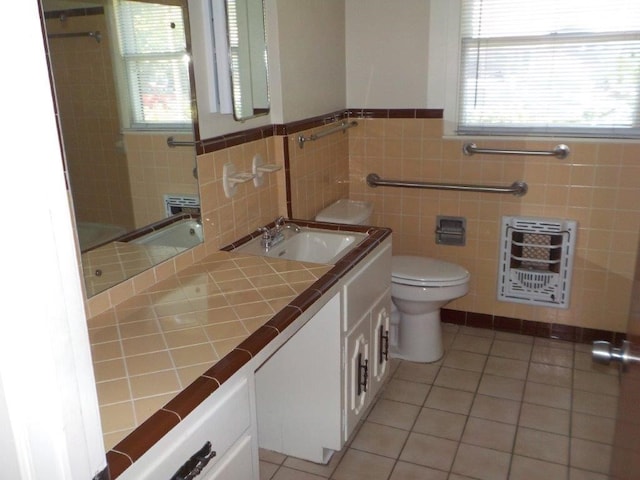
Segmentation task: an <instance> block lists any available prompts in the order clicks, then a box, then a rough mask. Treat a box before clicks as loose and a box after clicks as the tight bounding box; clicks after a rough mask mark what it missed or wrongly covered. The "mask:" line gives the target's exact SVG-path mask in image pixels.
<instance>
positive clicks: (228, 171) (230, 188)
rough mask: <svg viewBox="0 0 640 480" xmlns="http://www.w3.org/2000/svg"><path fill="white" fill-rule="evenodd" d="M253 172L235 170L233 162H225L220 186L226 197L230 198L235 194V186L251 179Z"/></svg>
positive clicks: (253, 176)
mask: <svg viewBox="0 0 640 480" xmlns="http://www.w3.org/2000/svg"><path fill="white" fill-rule="evenodd" d="M254 178H255V174H253V173H249V172H236V167H235V165H234V164H233V163H225V165H224V167H222V188H223V190H224V194H225V196H226V197H227V198H231V197H233V196H234V195H235V194H236V190H237V186H238V184H240V183H245V182H248V181H249V180H253V179H254Z"/></svg>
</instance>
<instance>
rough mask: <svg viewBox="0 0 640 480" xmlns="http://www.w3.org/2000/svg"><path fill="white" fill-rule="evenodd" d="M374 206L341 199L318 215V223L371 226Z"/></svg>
mask: <svg viewBox="0 0 640 480" xmlns="http://www.w3.org/2000/svg"><path fill="white" fill-rule="evenodd" d="M372 213H373V204H372V203H371V202H358V201H355V200H347V199H346V198H343V199H340V200H338V201H337V202H335V203H332V204H331V205H329V206H328V207H326V208H324V209H322V210H320V212H319V213H318V214H317V215H316V221H317V222H329V223H344V224H347V225H369V224H370V222H371V214H372Z"/></svg>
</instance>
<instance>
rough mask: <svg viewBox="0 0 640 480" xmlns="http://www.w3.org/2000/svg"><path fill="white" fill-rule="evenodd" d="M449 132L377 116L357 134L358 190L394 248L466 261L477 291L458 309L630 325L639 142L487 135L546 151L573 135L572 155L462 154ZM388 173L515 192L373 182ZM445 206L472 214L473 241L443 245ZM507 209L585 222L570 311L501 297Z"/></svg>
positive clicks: (354, 166) (353, 171)
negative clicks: (439, 231)
mask: <svg viewBox="0 0 640 480" xmlns="http://www.w3.org/2000/svg"><path fill="white" fill-rule="evenodd" d="M463 143H464V142H462V141H457V140H448V139H443V138H442V121H441V120H435V119H424V120H423V119H417V120H413V119H368V120H361V121H360V126H359V127H358V128H354V129H352V130H351V131H350V133H349V152H350V181H351V182H350V196H351V198H353V199H360V200H370V201H372V202H373V203H374V212H375V214H374V223H375V224H376V225H384V226H389V227H391V228H393V230H394V240H393V241H394V252H395V253H404V254H416V255H429V256H434V257H438V258H442V259H445V260H449V261H453V262H457V263H459V264H461V265H463V266H465V267H466V268H467V269H468V270H469V271H470V272H471V275H472V281H471V291H470V293H469V294H468V295H467V296H466V297H464V298H462V299H460V300H457V301H455V302H453V303H451V304H450V307H451V308H454V309H459V310H464V311H470V312H477V313H487V314H494V315H501V316H508V317H515V318H522V319H527V320H536V321H541V322H556V323H561V324H566V325H574V326H581V327H590V328H600V329H606V330H614V331H624V330H625V327H626V318H627V313H628V308H629V299H630V291H631V286H632V276H633V268H634V265H635V258H636V248H637V243H638V228H639V226H640V188H639V187H640V145H638V144H637V143H631V142H617V143H616V142H606V143H605V142H586V141H573V140H566V139H564V140H555V141H541V142H534V141H526V142H525V141H510V142H505V141H498V140H494V141H487V140H477V141H476V143H477V144H478V145H480V146H486V147H490V148H503V147H504V148H518V149H520V148H526V149H534V150H543V149H545V150H546V149H549V148H553V146H555V145H556V144H557V143H567V144H568V145H569V146H570V147H571V150H572V153H571V156H570V157H569V158H568V159H566V160H558V159H556V158H536V157H520V156H496V155H493V156H488V155H475V156H472V157H467V156H464V155H463V154H462V144H463ZM371 172H375V173H378V174H379V175H380V176H381V177H383V178H395V179H415V180H423V181H433V182H454V183H473V184H485V183H486V184H496V185H503V184H504V185H510V184H511V183H512V182H513V181H515V180H524V181H526V182H527V183H528V185H529V193H528V194H527V195H526V196H524V197H521V198H517V197H514V196H512V195H500V194H489V193H469V192H441V191H435V190H415V189H406V188H405V189H402V188H390V187H378V188H375V189H373V188H370V187H367V186H366V184H365V182H364V178H365V176H366V175H367V174H368V173H371ZM436 215H455V216H464V217H466V218H467V244H466V246H464V247H452V246H441V245H436V244H435V236H434V230H435V221H436V220H435V219H436ZM502 215H523V216H544V217H553V218H569V219H575V220H577V221H578V224H579V231H578V237H577V251H576V257H575V268H574V276H573V289H572V297H571V307H570V308H569V309H567V310H565V309H556V308H542V307H532V306H527V305H519V304H515V303H505V302H498V301H497V300H496V299H495V298H496V282H497V261H498V252H499V244H498V235H499V222H500V218H501V216H502Z"/></svg>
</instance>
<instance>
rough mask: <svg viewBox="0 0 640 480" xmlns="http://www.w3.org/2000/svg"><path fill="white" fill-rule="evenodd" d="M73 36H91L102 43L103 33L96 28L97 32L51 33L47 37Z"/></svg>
mask: <svg viewBox="0 0 640 480" xmlns="http://www.w3.org/2000/svg"><path fill="white" fill-rule="evenodd" d="M73 37H91V38H93V39H94V40H95V41H96V42H98V43H100V40H102V34H101V33H100V32H99V31H98V30H96V31H95V32H76V33H50V34H49V35H47V38H73Z"/></svg>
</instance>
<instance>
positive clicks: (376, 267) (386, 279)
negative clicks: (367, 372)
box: [343, 243, 391, 332]
mask: <svg viewBox="0 0 640 480" xmlns="http://www.w3.org/2000/svg"><path fill="white" fill-rule="evenodd" d="M371 255H372V257H373V258H371V259H370V260H368V261H366V260H365V262H366V264H365V265H364V266H363V267H359V272H358V273H357V274H356V275H355V276H354V277H353V278H351V279H350V280H348V281H347V283H346V284H345V286H344V287H343V295H344V306H343V309H344V310H343V317H344V326H343V328H344V330H345V332H348V331H349V330H351V328H352V327H353V326H354V325H356V323H357V322H358V320H359V319H360V318H362V315H364V313H365V312H367V311H369V310H370V309H371V305H373V304H374V303H375V302H376V300H377V299H378V298H380V295H382V294H383V293H384V292H385V291H387V290H388V289H389V288H390V287H391V244H390V243H389V244H388V245H387V246H385V247H383V248H382V249H381V250H380V251H377V252H376V253H373V254H371Z"/></svg>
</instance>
